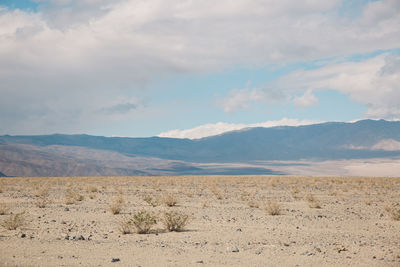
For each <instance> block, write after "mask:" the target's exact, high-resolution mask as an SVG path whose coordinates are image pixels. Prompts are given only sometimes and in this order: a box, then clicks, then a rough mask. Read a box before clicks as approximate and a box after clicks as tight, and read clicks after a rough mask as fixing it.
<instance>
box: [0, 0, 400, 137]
mask: <svg viewBox="0 0 400 267" xmlns="http://www.w3.org/2000/svg"><path fill="white" fill-rule="evenodd" d="M367 118H369V119H386V120H399V119H400V1H399V0H382V1H367V0H343V1H342V0H330V1H320V0H296V1H292V0H280V1H276V0H235V1H231V0H219V1H211V0H169V1H165V0H0V134H10V135H36V134H53V133H66V134H82V133H86V134H92V135H104V136H130V137H145V136H165V137H178V138H201V137H204V136H209V135H215V134H220V133H222V132H225V131H230V130H237V129H241V128H245V127H254V126H262V127H270V126H277V125H293V126H296V125H305V124H311V123H319V122H326V121H356V120H360V119H367Z"/></svg>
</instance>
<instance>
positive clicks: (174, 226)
mask: <svg viewBox="0 0 400 267" xmlns="http://www.w3.org/2000/svg"><path fill="white" fill-rule="evenodd" d="M162 221H163V223H164V226H165V228H166V229H167V230H168V231H170V232H172V231H176V232H179V231H182V230H183V228H184V227H185V226H186V225H187V224H188V222H189V215H186V214H184V213H182V212H179V211H169V212H164V216H163V219H162Z"/></svg>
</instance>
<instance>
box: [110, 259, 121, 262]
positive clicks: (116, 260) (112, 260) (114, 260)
mask: <svg viewBox="0 0 400 267" xmlns="http://www.w3.org/2000/svg"><path fill="white" fill-rule="evenodd" d="M118 261H120V259H119V258H112V259H111V262H118Z"/></svg>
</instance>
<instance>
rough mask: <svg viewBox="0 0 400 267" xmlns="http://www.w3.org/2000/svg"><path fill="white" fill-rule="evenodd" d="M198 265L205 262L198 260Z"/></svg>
mask: <svg viewBox="0 0 400 267" xmlns="http://www.w3.org/2000/svg"><path fill="white" fill-rule="evenodd" d="M196 263H204V261H202V260H198V261H196Z"/></svg>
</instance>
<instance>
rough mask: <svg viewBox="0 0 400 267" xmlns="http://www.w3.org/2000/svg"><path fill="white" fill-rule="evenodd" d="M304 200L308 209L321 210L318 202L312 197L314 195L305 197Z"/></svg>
mask: <svg viewBox="0 0 400 267" xmlns="http://www.w3.org/2000/svg"><path fill="white" fill-rule="evenodd" d="M306 200H307V202H308V206H309V207H310V208H314V209H320V208H321V203H320V202H319V200H318V199H317V198H315V197H314V195H312V194H309V195H307V197H306Z"/></svg>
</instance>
